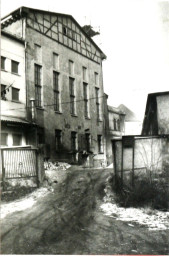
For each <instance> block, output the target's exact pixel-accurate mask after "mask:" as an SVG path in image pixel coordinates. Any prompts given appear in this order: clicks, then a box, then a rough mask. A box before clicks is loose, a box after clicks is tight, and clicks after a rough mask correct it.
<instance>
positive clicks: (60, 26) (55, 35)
mask: <svg viewBox="0 0 169 256" xmlns="http://www.w3.org/2000/svg"><path fill="white" fill-rule="evenodd" d="M18 12H19V13H17V11H15V12H13V13H12V15H10V16H9V17H8V18H7V19H4V21H3V20H2V28H5V27H6V28H5V30H7V31H10V30H12V31H16V34H17V33H19V34H18V35H19V36H23V32H22V31H23V29H24V27H23V24H24V21H26V27H29V28H32V29H34V30H36V31H38V32H39V33H41V34H43V35H45V36H47V37H49V38H51V39H52V40H55V41H57V42H59V43H60V44H63V45H64V46H66V47H68V48H71V49H72V50H73V51H75V52H78V53H80V54H82V55H83V56H85V57H87V58H89V59H90V60H92V61H95V62H97V63H101V61H102V60H103V59H104V58H105V57H106V56H105V55H104V53H103V52H102V51H101V50H100V49H99V47H98V46H97V45H96V44H95V43H94V41H93V40H92V39H91V38H90V37H89V36H88V35H87V34H86V33H85V31H84V30H83V29H82V28H81V26H80V25H79V24H78V23H77V22H76V20H74V18H73V17H72V16H71V15H65V14H58V13H53V12H46V11H41V10H36V9H32V8H26V7H21V8H20V9H19V10H18ZM18 19H19V20H18ZM21 22H22V24H21Z"/></svg>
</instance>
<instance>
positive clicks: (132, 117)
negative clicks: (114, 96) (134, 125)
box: [118, 104, 139, 122]
mask: <svg viewBox="0 0 169 256" xmlns="http://www.w3.org/2000/svg"><path fill="white" fill-rule="evenodd" d="M118 109H120V110H121V111H122V112H123V113H125V114H126V116H125V121H126V122H138V121H139V120H138V118H137V116H136V114H135V113H134V112H133V111H131V110H130V109H129V108H127V107H126V106H125V105H123V104H121V105H120V106H118Z"/></svg>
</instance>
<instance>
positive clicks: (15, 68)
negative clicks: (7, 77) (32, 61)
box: [11, 60, 19, 74]
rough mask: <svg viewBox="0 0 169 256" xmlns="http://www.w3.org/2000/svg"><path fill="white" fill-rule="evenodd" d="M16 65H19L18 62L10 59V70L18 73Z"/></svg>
mask: <svg viewBox="0 0 169 256" xmlns="http://www.w3.org/2000/svg"><path fill="white" fill-rule="evenodd" d="M18 67H19V62H17V61H14V60H12V61H11V72H12V73H16V74H18Z"/></svg>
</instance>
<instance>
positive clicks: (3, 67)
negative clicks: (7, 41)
mask: <svg viewBox="0 0 169 256" xmlns="http://www.w3.org/2000/svg"><path fill="white" fill-rule="evenodd" d="M5 62H6V57H4V56H1V70H5ZM2 64H3V65H2Z"/></svg>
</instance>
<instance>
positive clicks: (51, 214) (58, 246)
mask: <svg viewBox="0 0 169 256" xmlns="http://www.w3.org/2000/svg"><path fill="white" fill-rule="evenodd" d="M110 171H111V170H106V171H103V170H87V169H85V170H74V168H70V169H69V170H68V171H67V176H66V178H65V180H62V182H61V183H57V184H56V185H55V190H54V192H50V193H48V194H47V195H46V197H43V198H39V199H38V201H37V203H36V204H34V205H33V206H32V207H30V208H27V209H25V210H22V211H19V212H14V213H11V214H8V215H7V216H6V217H5V218H4V219H2V222H1V229H2V232H1V241H2V252H1V253H2V254H154V255H155V254H158V255H159V254H161V255H162V254H165V255H166V254H168V253H169V250H168V249H169V248H168V235H169V233H168V230H161V231H159V230H158V231H152V230H151V231H150V230H149V229H148V228H147V227H145V226H143V225H139V224H136V223H134V225H129V224H130V223H129V222H123V221H120V220H116V219H115V218H112V217H111V216H106V215H105V214H104V212H103V211H102V210H101V208H100V205H101V204H102V203H103V188H104V184H105V181H106V179H107V177H108V176H109V175H110Z"/></svg>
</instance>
